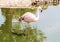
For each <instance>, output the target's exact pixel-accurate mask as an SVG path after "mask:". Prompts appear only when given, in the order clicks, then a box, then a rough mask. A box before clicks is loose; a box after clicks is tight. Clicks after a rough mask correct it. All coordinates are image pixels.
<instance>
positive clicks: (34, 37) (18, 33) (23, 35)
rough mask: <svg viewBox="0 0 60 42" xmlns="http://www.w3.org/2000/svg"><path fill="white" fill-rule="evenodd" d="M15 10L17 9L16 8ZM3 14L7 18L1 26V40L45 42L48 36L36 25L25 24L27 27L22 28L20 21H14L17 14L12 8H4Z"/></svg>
mask: <svg viewBox="0 0 60 42" xmlns="http://www.w3.org/2000/svg"><path fill="white" fill-rule="evenodd" d="M14 10H15V11H16V9H14ZM7 11H8V12H7ZM2 14H3V15H4V16H5V18H6V20H5V22H4V24H2V25H1V26H0V41H1V42H43V41H44V39H45V38H46V36H45V34H44V33H43V32H42V31H41V30H38V29H36V28H35V27H30V26H27V25H25V28H24V29H23V30H21V27H20V23H19V22H18V21H17V22H16V21H12V20H13V18H14V17H13V16H14V15H15V16H16V14H14V11H13V10H12V9H9V8H6V9H5V8H2ZM18 15H19V14H18ZM32 28H33V29H32Z"/></svg>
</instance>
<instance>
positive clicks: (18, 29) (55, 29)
mask: <svg viewBox="0 0 60 42" xmlns="http://www.w3.org/2000/svg"><path fill="white" fill-rule="evenodd" d="M48 5H49V6H48ZM54 5H57V6H52V5H51V6H50V4H47V5H45V6H44V5H43V12H42V13H41V15H40V18H39V21H37V22H34V23H30V24H27V23H26V22H22V23H20V22H18V17H19V16H21V15H23V13H25V12H27V11H29V12H32V13H35V11H36V9H34V10H33V9H27V8H25V9H19V8H14V9H9V8H1V10H0V42H44V41H45V42H60V40H59V39H60V38H59V37H60V5H58V4H54ZM46 8H47V9H46ZM46 37H47V39H46Z"/></svg>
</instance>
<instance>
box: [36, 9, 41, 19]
mask: <svg viewBox="0 0 60 42" xmlns="http://www.w3.org/2000/svg"><path fill="white" fill-rule="evenodd" d="M39 14H40V10H39V8H37V10H36V20H38V19H39Z"/></svg>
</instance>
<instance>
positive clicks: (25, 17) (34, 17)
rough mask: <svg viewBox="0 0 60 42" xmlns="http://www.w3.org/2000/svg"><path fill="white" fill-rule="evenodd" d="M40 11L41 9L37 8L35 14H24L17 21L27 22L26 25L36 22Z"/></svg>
mask: <svg viewBox="0 0 60 42" xmlns="http://www.w3.org/2000/svg"><path fill="white" fill-rule="evenodd" d="M41 9H42V8H41V7H38V8H37V11H36V14H33V13H31V12H26V13H24V14H23V15H22V16H21V17H19V21H22V20H23V21H25V22H28V23H30V22H36V21H38V20H39V14H40V11H41Z"/></svg>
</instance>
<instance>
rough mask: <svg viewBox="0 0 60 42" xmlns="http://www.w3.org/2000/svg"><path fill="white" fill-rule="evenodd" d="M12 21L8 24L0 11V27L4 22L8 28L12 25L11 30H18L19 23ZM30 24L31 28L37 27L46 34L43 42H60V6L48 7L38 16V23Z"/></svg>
mask: <svg viewBox="0 0 60 42" xmlns="http://www.w3.org/2000/svg"><path fill="white" fill-rule="evenodd" d="M8 18H9V16H8ZM12 19H13V21H12V22H11V21H10V20H9V21H10V22H8V21H7V20H6V19H5V17H4V16H3V15H2V14H1V11H0V27H1V25H2V24H4V21H5V20H6V21H7V24H9V25H8V26H9V27H11V24H12V25H13V28H16V27H18V29H19V22H18V21H17V20H16V19H14V18H12ZM16 24H17V25H16ZM30 24H31V26H34V27H37V28H38V29H40V30H42V31H43V32H44V33H45V34H46V36H47V40H46V41H45V42H60V5H58V6H49V7H48V8H47V9H46V10H43V12H42V13H41V15H40V18H39V21H37V22H34V23H30ZM22 25H24V24H22ZM8 26H7V27H8ZM18 29H17V30H18ZM15 42H16V41H15Z"/></svg>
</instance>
